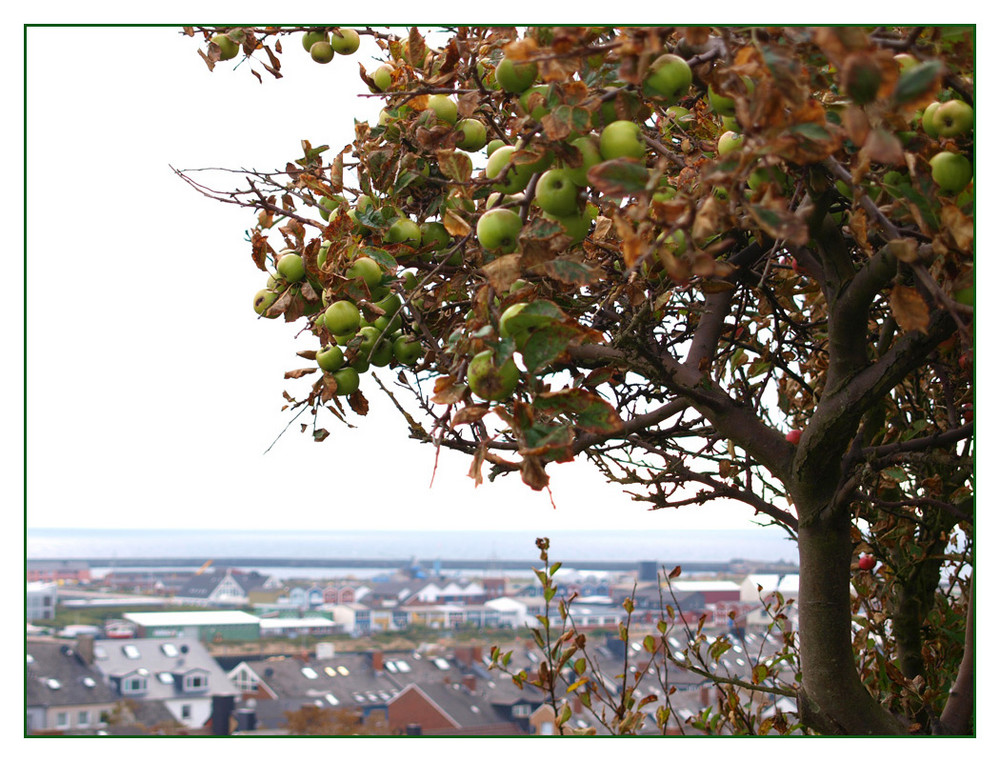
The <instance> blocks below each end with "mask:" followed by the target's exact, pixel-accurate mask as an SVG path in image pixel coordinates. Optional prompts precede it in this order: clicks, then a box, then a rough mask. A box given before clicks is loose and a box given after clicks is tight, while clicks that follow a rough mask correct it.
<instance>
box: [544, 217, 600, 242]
mask: <svg viewBox="0 0 1000 762" xmlns="http://www.w3.org/2000/svg"><path fill="white" fill-rule="evenodd" d="M542 217H543V218H545V219H547V220H551V221H552V222H558V223H559V224H560V225H562V228H563V230H565V231H566V235H568V236H569V237H570V242H569V245H570V246H575V245H576V244H578V243H580V241H582V240H583V239H584V238H586V237H587V233H589V232H590V223H591V219H589V215H587V214H582V215H580V214H571V215H568V216H565V217H557V216H556V215H554V214H549V213H548V212H545V213H544V214H542Z"/></svg>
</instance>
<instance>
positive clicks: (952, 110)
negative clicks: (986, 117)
mask: <svg viewBox="0 0 1000 762" xmlns="http://www.w3.org/2000/svg"><path fill="white" fill-rule="evenodd" d="M931 118H932V119H933V120H934V127H935V129H936V130H937V132H938V135H940V136H941V137H942V138H957V137H958V136H960V135H965V134H966V133H968V132H970V131H971V130H972V125H973V124H974V122H975V117H974V115H973V111H972V106H970V105H969V104H968V103H966V102H965V101H960V100H954V99H953V100H950V101H945V102H944V103H942V104H941V105H940V106H938V107H937V108H936V109H934V114H933V116H932V117H931Z"/></svg>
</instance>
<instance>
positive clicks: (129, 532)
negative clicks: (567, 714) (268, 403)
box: [26, 527, 798, 578]
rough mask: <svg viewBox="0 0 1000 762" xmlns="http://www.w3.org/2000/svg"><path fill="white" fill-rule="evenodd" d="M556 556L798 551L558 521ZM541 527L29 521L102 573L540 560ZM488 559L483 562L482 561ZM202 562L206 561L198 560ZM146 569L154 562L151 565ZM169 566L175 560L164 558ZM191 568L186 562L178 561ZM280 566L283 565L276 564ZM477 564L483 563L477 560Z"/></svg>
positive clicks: (777, 539)
mask: <svg viewBox="0 0 1000 762" xmlns="http://www.w3.org/2000/svg"><path fill="white" fill-rule="evenodd" d="M545 536H546V537H548V539H549V543H550V547H549V559H550V561H552V562H555V561H560V562H563V561H569V560H572V561H573V562H575V563H577V568H585V566H586V562H587V561H597V562H602V561H603V562H610V561H617V562H622V561H628V562H636V563H638V562H639V561H655V562H657V564H658V565H663V566H666V567H667V568H673V566H674V565H677V564H681V565H683V563H684V562H720V563H726V562H730V561H733V560H735V559H744V560H751V561H757V562H766V563H777V562H785V563H796V562H797V560H798V554H797V552H796V547H795V544H794V543H793V542H792V541H791V540H790V539H789V538H788V535H787V534H786V533H785V532H783V531H782V530H780V529H778V528H776V527H752V528H749V529H718V530H707V529H678V530H670V531H664V530H660V531H631V530H619V531H606V530H601V531H594V530H560V531H552V532H547V533H545ZM536 537H537V534H536V533H532V532H530V531H500V532H492V531H454V530H453V531H361V530H353V531H295V530H277V531H251V530H228V529H85V528H65V529H53V528H34V529H32V528H29V529H28V530H27V532H26V557H27V558H28V559H65V560H72V559H108V560H109V562H110V563H111V566H109V567H108V568H103V567H101V568H98V567H96V566H95V567H92V569H91V574H92V575H94V576H98V575H101V574H104V573H106V572H107V571H109V570H110V568H116V569H119V570H124V569H126V568H129V567H128V566H127V565H126V564H119V563H118V562H117V561H116V559H122V561H126V560H127V559H140V558H160V559H175V558H183V559H198V560H199V561H200V560H201V559H204V561H205V562H208V561H213V560H214V559H217V558H257V559H262V560H266V559H276V560H278V559H281V560H285V559H326V558H330V559H344V560H345V561H349V560H350V559H382V558H384V559H386V560H387V561H393V562H396V561H399V560H401V559H406V560H413V561H418V562H422V563H423V564H424V566H433V564H434V562H435V561H437V560H442V559H447V560H470V561H474V562H476V564H475V565H476V566H478V567H479V568H478V571H480V572H481V571H482V570H483V569H484V568H486V567H488V565H489V562H490V561H491V560H497V559H503V560H505V561H521V560H523V561H524V562H525V568H526V569H529V568H530V567H531V566H538V565H539V557H538V549H537V548H536V545H535V540H536ZM480 564H481V565H480ZM199 566H200V563H199ZM146 568H148V567H146ZM163 568H169V567H163ZM174 568H179V569H180V568H188V567H174ZM254 568H255V569H256V570H257V571H260V572H261V573H264V574H275V575H276V576H281V577H286V576H288V575H289V569H288V567H281V566H276V567H267V566H257V567H254ZM279 571H280V574H279V573H278V572H279ZM389 571H392V568H390V566H389V565H387V566H386V567H385V568H384V569H380V568H365V569H358V568H355V567H351V566H349V565H346V566H345V568H343V569H337V568H331V567H315V568H314V567H308V566H303V567H298V566H296V567H295V569H294V573H295V576H296V577H304V578H320V577H331V576H335V575H339V574H346V573H348V572H349V573H350V574H353V576H356V577H373V576H378V575H380V574H384V573H386V572H389ZM470 571H476V570H475V569H470Z"/></svg>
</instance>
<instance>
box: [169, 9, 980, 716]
mask: <svg viewBox="0 0 1000 762" xmlns="http://www.w3.org/2000/svg"><path fill="white" fill-rule="evenodd" d="M185 31H186V33H187V34H189V35H191V36H195V37H197V38H198V39H200V40H202V41H203V42H204V44H203V46H202V49H201V50H200V51H199V52H200V54H201V55H202V57H203V58H204V60H205V61H206V63H207V64H208V66H209V67H210V68H213V69H218V68H220V64H221V63H222V62H225V61H230V60H232V61H234V62H240V63H241V65H242V64H243V63H244V62H245V61H244V59H246V58H249V59H250V61H249V62H248V63H247V67H248V68H250V70H251V71H252V72H253V74H254V75H255V76H257V77H258V79H261V81H262V82H263V80H264V75H262V74H261V73H260V72H259V71H258V69H260V70H263V71H264V72H265V74H269V75H273V76H274V77H277V78H280V77H281V56H282V55H310V56H312V57H313V59H314V60H316V61H318V62H319V63H320V64H323V63H327V62H329V61H330V60H332V59H334V58H337V59H339V58H341V57H343V56H347V55H351V54H352V53H353V52H354V51H355V50H356V49H357V42H358V40H359V39H360V37H371V38H373V39H374V40H375V41H376V42H377V44H378V47H379V49H380V51H381V53H382V61H380V62H378V64H377V65H375V66H370V67H366V66H365V62H362V61H359V62H358V73H359V76H360V78H359V85H360V86H361V87H362V89H363V92H364V91H366V92H364V94H365V95H366V96H368V97H377V98H381V99H383V100H384V109H383V110H382V112H381V114H380V117H379V119H378V121H377V123H376V124H369V123H368V122H357V123H356V124H355V140H354V142H353V144H351V145H349V146H346V147H344V148H343V149H342V150H334V149H331V148H330V147H328V146H327V145H317V146H314V145H313V144H312V143H311V142H309V141H308V140H303V143H302V155H301V156H299V157H294V158H291V159H290V160H289V162H288V163H287V165H286V166H285V167H284V168H283V169H281V170H278V171H268V172H263V171H259V172H258V171H254V172H249V171H248V172H246V185H245V186H244V187H240V188H237V189H226V190H208V189H206V188H204V186H201V185H199V186H198V187H199V189H200V190H201V191H202V192H205V193H207V194H208V195H212V196H214V197H215V198H218V199H219V200H221V201H225V202H228V203H236V204H240V205H243V206H245V207H247V208H248V209H252V210H254V212H255V214H256V221H255V224H254V225H253V227H252V229H251V230H250V231H249V239H250V253H251V257H252V261H253V263H254V264H255V265H256V266H257V267H258V268H259V269H260V270H261V271H262V273H266V274H267V278H266V282H264V283H263V284H262V290H261V291H260V292H259V293H258V294H257V295H256V296H255V300H254V308H255V310H256V311H257V313H258V314H259V315H260V316H261V317H263V318H278V317H283V318H284V319H285V320H286V321H292V322H296V323H299V324H301V325H302V328H303V331H305V332H308V333H310V334H312V335H314V336H315V339H316V345H315V350H314V351H308V352H300V354H301V355H302V356H303V358H304V359H305V360H306V361H307V362H308V363H309V365H308V366H307V367H301V368H298V369H295V370H292V371H289V372H287V373H286V377H287V378H289V379H296V380H298V379H302V381H296V383H299V384H305V387H304V388H303V387H301V386H299V387H295V390H294V391H289V392H287V393H286V396H287V401H288V406H289V408H290V409H294V410H298V411H300V412H303V411H308V412H310V413H312V414H313V415H312V420H313V421H314V423H313V425H312V434H313V436H314V437H315V438H316V439H317V440H319V441H322V440H324V439H326V438H327V437H328V436H331V434H330V431H329V430H328V429H327V428H326V426H327V424H326V422H325V421H324V419H323V418H321V417H320V414H321V413H322V414H323V415H330V416H332V417H333V418H335V419H341V420H348V419H349V418H350V417H351V416H364V415H365V414H366V412H367V410H368V399H367V397H366V394H368V395H370V394H372V393H373V392H376V391H378V392H380V393H384V394H386V395H388V397H389V398H390V399H391V401H392V403H393V404H394V405H395V406H396V407H397V408H398V410H399V412H400V414H401V416H402V418H403V419H404V421H405V424H406V426H407V428H408V431H409V436H411V437H413V438H416V439H419V440H421V441H424V442H427V443H428V444H430V445H432V446H434V447H439V448H440V447H445V448H452V449H455V450H459V451H462V452H465V453H467V454H468V455H469V458H470V472H469V474H470V476H471V477H472V478H473V479H475V480H476V481H477V483H479V482H482V481H483V480H484V478H488V479H490V480H492V479H493V478H496V477H498V476H500V475H504V474H508V473H516V474H518V475H519V477H520V478H521V479H522V480H523V481H524V482H525V483H526V484H528V485H529V486H531V487H532V488H533V489H545V488H546V486H547V484H548V473H549V471H550V470H551V469H553V468H558V464H559V463H563V462H568V461H571V460H573V459H575V458H578V457H583V458H586V459H587V460H588V461H590V462H591V463H592V464H593V465H594V467H595V468H598V469H599V470H600V471H601V472H602V473H603V474H604V475H605V476H606V478H607V479H608V480H610V481H613V482H616V483H619V484H621V485H622V487H623V489H625V490H627V491H628V492H629V493H630V494H632V495H633V496H634V497H635V499H636V500H639V501H645V502H647V503H649V504H650V505H651V506H652V507H655V508H664V509H665V508H679V507H687V506H696V505H705V504H709V503H711V501H713V500H716V499H720V498H725V499H729V500H737V501H742V502H743V503H745V504H746V505H747V506H749V509H752V510H753V511H754V512H755V513H756V514H757V515H758V516H759V517H760V518H761V519H762V520H765V521H769V522H773V523H776V524H778V525H780V526H782V527H784V528H785V529H786V530H787V532H788V533H789V535H790V536H792V537H794V538H795V539H796V541H797V544H798V548H799V563H800V579H801V587H800V591H799V598H798V603H799V610H800V629H799V632H798V633H797V637H798V648H799V655H800V660H801V674H800V675H798V676H797V677H798V680H797V684H796V690H797V695H798V703H799V715H800V719H801V721H802V722H803V723H804V724H805V726H806V727H808V728H810V729H811V730H813V731H815V732H822V733H847V734H897V733H932V732H935V733H936V732H944V733H959V734H962V733H969V732H971V728H972V724H971V722H972V720H971V713H972V686H971V678H972V674H971V659H972V641H971V635H972V629H971V627H970V626H967V624H966V623H967V621H971V613H972V603H971V602H972V589H971V569H972V564H973V559H972V550H971V549H972V538H973V496H974V481H973V477H974V473H973V446H972V445H973V436H972V435H973V373H972V371H973V363H972V360H973V326H974V308H973V293H974V277H973V273H974V270H973V233H974V231H973V214H974V212H973V208H974V184H973V180H972V177H973V155H974V111H973V106H974V101H973V92H974V69H973V65H974V55H973V30H972V29H971V28H968V27H914V28H894V27H893V28H890V27H854V26H842V27H831V28H827V27H824V28H816V27H718V28H716V27H712V28H709V27H688V28H675V27H624V28H610V27H541V28H529V29H515V28H512V27H500V28H497V27H490V28H487V27H455V28H449V29H442V30H435V32H434V35H433V39H432V36H431V35H425V34H422V33H421V32H420V31H419V30H418V29H415V28H414V29H395V28H389V29H384V30H376V29H356V30H346V29H345V30H341V29H338V28H337V27H333V26H329V27H285V28H276V27H261V28H251V27H241V28H208V27H204V28H190V29H187V30H185ZM437 38H440V42H439V41H438V39H437ZM300 41H301V43H302V48H305V49H306V50H308V51H309V52H308V53H305V52H304V51H303V50H302V49H301V48H300V49H295V48H298V46H299V43H300ZM283 43H287V46H288V47H289V48H292V49H291V50H289V51H288V52H287V53H286V52H285V51H283V49H282V44H283ZM340 65H343V64H342V63H341V64H340ZM369 68H370V69H371V70H369ZM275 86H276V87H280V83H277V84H275ZM249 158H251V157H248V159H249ZM184 177H185V179H187V180H188V181H189V182H192V183H193V184H195V181H194V179H193V178H191V177H190V176H187V175H184ZM380 368H386V369H387V370H388V371H390V375H388V376H385V375H384V374H383V375H384V377H380V376H379V374H378V372H377V370H378V369H380ZM401 432H402V427H401ZM332 436H335V434H333V435H332ZM688 509H689V510H690V509H693V508H688Z"/></svg>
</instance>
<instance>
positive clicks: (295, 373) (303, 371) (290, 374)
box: [285, 368, 317, 378]
mask: <svg viewBox="0 0 1000 762" xmlns="http://www.w3.org/2000/svg"><path fill="white" fill-rule="evenodd" d="M316 370H317V369H316V368H298V369H297V370H289V371H285V378H302V377H303V376H308V375H309V374H310V373H315V372H316Z"/></svg>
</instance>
